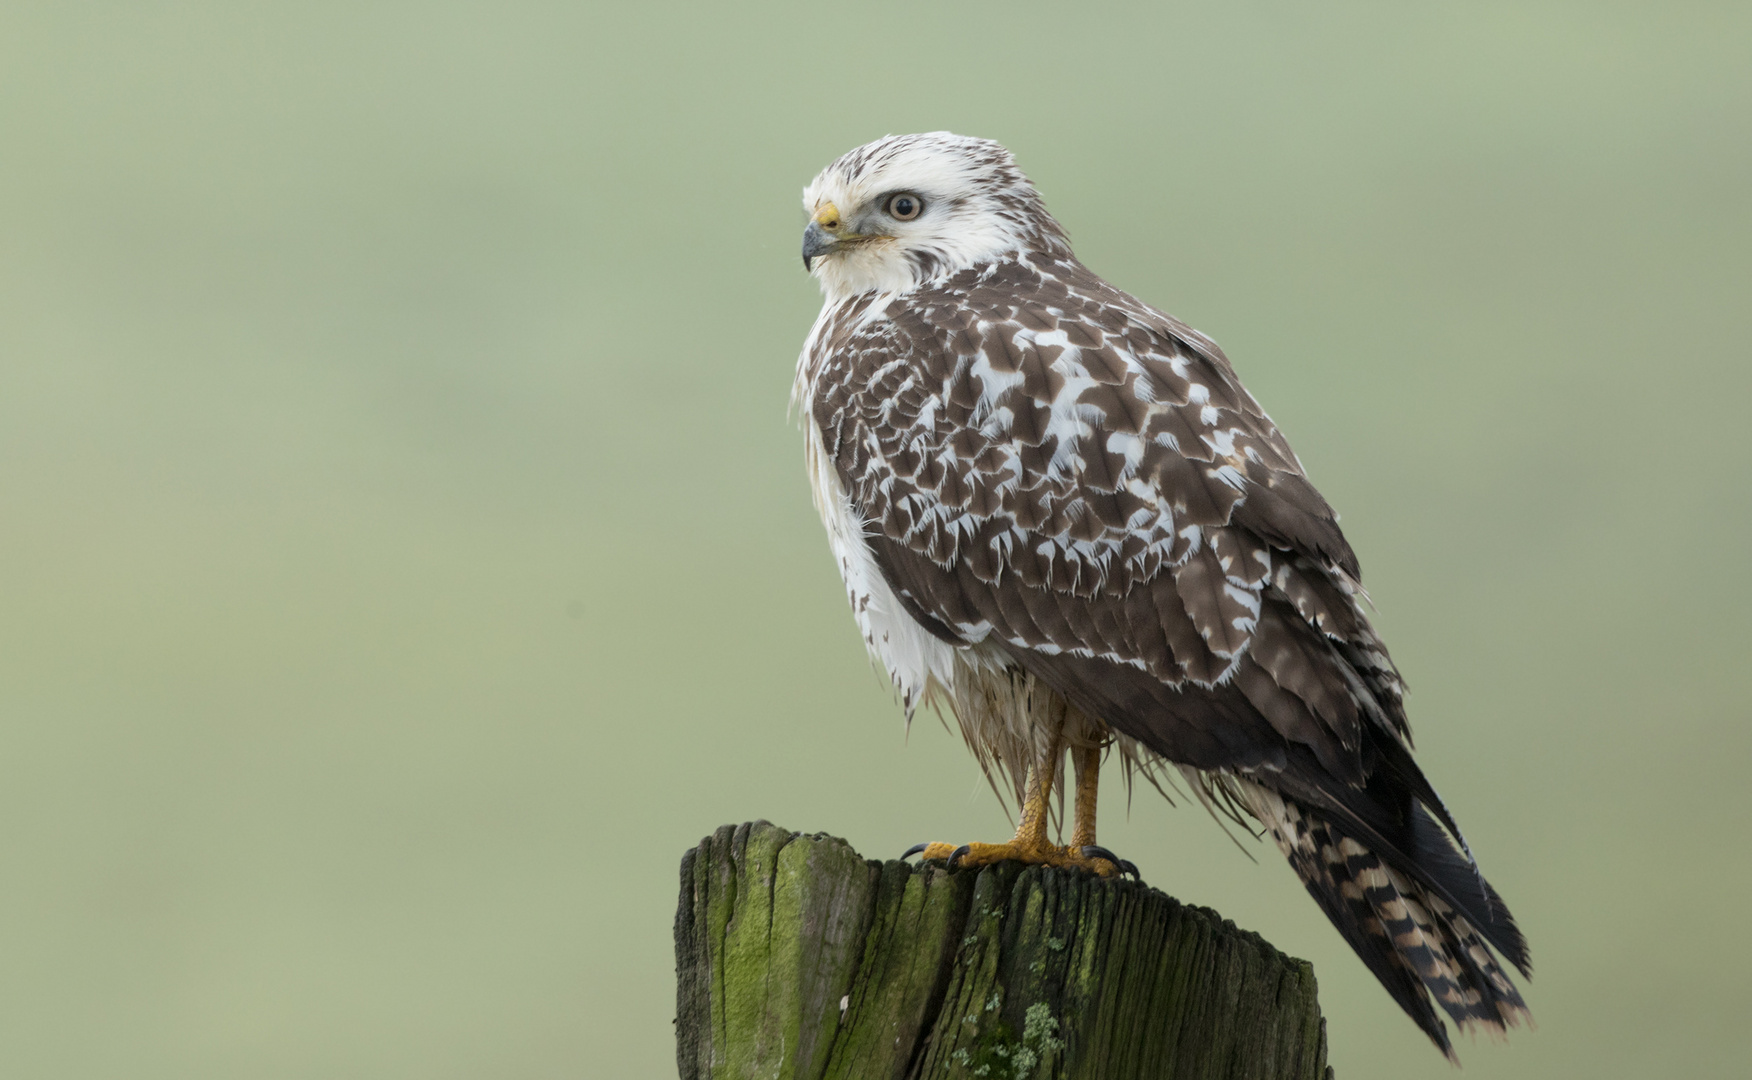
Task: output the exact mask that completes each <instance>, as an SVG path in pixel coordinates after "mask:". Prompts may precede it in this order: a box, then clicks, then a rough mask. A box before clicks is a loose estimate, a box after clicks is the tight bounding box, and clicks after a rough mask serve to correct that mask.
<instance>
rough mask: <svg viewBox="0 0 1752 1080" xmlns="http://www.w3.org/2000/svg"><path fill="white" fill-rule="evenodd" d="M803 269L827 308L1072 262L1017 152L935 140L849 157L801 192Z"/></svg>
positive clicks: (939, 134)
mask: <svg viewBox="0 0 1752 1080" xmlns="http://www.w3.org/2000/svg"><path fill="white" fill-rule="evenodd" d="M803 209H804V210H806V211H808V213H809V218H810V221H809V225H808V227H807V228H805V229H804V230H803V266H804V269H806V270H808V271H809V272H810V273H812V274H814V275H815V277H816V278H817V279H818V280H820V282H821V288H822V291H823V292H824V293H826V294H827V296H828V298H829V299H840V298H843V297H847V296H855V295H857V294H859V293H864V292H871V291H876V292H905V291H907V290H909V289H912V288H916V287H917V286H919V285H922V284H924V283H925V282H927V281H930V280H932V279H934V278H938V277H943V276H946V275H948V274H953V273H955V272H957V271H959V270H963V269H965V268H967V267H969V266H973V265H976V264H978V263H982V262H988V261H991V260H994V259H999V258H1003V257H1005V256H1009V255H1016V254H1020V253H1022V252H1024V251H1042V252H1047V253H1051V254H1055V255H1060V254H1062V255H1068V254H1070V242H1069V241H1068V240H1067V239H1066V238H1065V232H1064V229H1062V228H1060V226H1059V223H1058V222H1056V221H1054V220H1053V218H1052V215H1051V214H1049V213H1047V212H1046V204H1045V203H1043V202H1042V201H1041V199H1040V193H1039V192H1037V191H1035V190H1034V185H1032V184H1030V183H1029V182H1028V178H1027V177H1026V176H1023V175H1022V170H1020V169H1018V168H1017V167H1016V160H1015V159H1014V158H1013V157H1011V156H1010V152H1009V151H1008V150H1006V149H1004V148H1003V147H1002V146H1000V145H999V144H997V143H995V142H992V141H991V140H989V139H973V138H969V137H967V136H965V135H952V134H950V133H949V132H947V131H933V132H929V133H927V134H923V135H889V136H887V137H886V138H881V139H877V140H876V141H875V142H873V143H866V144H865V145H863V146H860V147H858V148H857V149H856V150H853V151H850V152H849V153H847V154H845V155H844V156H843V157H841V158H840V159H839V160H838V161H836V162H834V163H833V164H832V165H829V166H828V167H827V168H825V169H823V170H821V175H819V176H817V177H816V178H815V180H814V181H813V182H812V183H810V185H809V186H808V187H807V188H805V189H804V190H803Z"/></svg>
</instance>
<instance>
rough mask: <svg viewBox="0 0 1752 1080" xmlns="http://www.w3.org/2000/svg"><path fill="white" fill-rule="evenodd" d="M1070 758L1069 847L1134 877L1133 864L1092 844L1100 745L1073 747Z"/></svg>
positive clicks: (1099, 782)
mask: <svg viewBox="0 0 1752 1080" xmlns="http://www.w3.org/2000/svg"><path fill="white" fill-rule="evenodd" d="M1071 760H1072V761H1074V762H1076V765H1077V804H1076V805H1077V810H1076V814H1077V816H1076V821H1075V824H1073V825H1072V826H1071V843H1070V845H1069V846H1070V849H1071V850H1072V851H1074V852H1077V853H1078V854H1080V855H1082V856H1084V857H1085V858H1089V859H1095V860H1098V861H1105V862H1108V863H1111V864H1112V865H1113V866H1114V867H1116V868H1117V869H1118V872H1119V873H1122V874H1130V875H1131V876H1132V877H1137V876H1138V868H1137V865H1136V864H1135V863H1133V862H1132V861H1131V860H1130V859H1122V858H1120V857H1119V856H1117V855H1115V854H1114V853H1113V852H1111V851H1108V850H1107V849H1106V848H1104V847H1101V846H1100V845H1098V844H1096V843H1095V798H1096V793H1097V792H1098V791H1099V790H1100V785H1101V747H1099V746H1073V747H1072V748H1071ZM1099 872H1100V871H1097V873H1099Z"/></svg>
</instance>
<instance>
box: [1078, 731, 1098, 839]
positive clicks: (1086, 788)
mask: <svg viewBox="0 0 1752 1080" xmlns="http://www.w3.org/2000/svg"><path fill="white" fill-rule="evenodd" d="M1071 760H1072V761H1074V762H1076V765H1077V810H1076V814H1077V816H1076V819H1075V823H1074V824H1073V825H1072V826H1071V846H1072V847H1074V848H1083V847H1088V846H1089V845H1091V844H1093V843H1094V842H1095V795H1096V792H1097V790H1098V789H1099V786H1100V784H1101V748H1100V747H1099V746H1077V747H1072V748H1071Z"/></svg>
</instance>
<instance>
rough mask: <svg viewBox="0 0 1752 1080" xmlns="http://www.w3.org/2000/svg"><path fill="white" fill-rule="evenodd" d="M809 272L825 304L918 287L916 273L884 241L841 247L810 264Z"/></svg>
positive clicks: (859, 242)
mask: <svg viewBox="0 0 1752 1080" xmlns="http://www.w3.org/2000/svg"><path fill="white" fill-rule="evenodd" d="M809 272H810V273H811V274H813V275H814V276H815V279H816V280H817V281H819V282H821V291H822V292H823V293H825V294H826V295H827V298H828V299H829V300H843V299H845V298H846V297H849V296H858V295H861V294H863V293H868V292H879V293H893V292H905V291H906V290H908V289H911V288H913V287H915V286H917V285H918V281H917V276H916V271H915V269H914V268H913V266H912V265H911V263H910V262H909V261H908V260H907V258H906V257H905V255H904V254H903V253H902V252H901V251H900V250H899V249H898V247H897V246H896V245H895V244H894V242H893V241H892V240H890V239H889V238H887V237H879V238H872V239H870V240H860V241H856V242H853V243H846V244H842V245H841V246H839V247H838V248H836V249H835V250H833V251H832V252H830V253H828V254H825V255H818V256H816V257H815V258H814V259H813V260H812V264H811V266H810V268H809Z"/></svg>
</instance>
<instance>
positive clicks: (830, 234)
mask: <svg viewBox="0 0 1752 1080" xmlns="http://www.w3.org/2000/svg"><path fill="white" fill-rule="evenodd" d="M880 239H883V237H882V236H880V235H879V234H871V235H866V234H864V233H855V232H851V231H849V230H848V229H847V228H846V223H845V222H844V221H842V220H840V212H839V207H837V206H835V205H834V204H833V203H830V202H826V203H822V204H821V206H820V207H819V208H818V209H817V210H816V211H815V220H813V221H811V222H810V223H809V227H808V228H806V229H804V230H803V269H804V270H808V269H810V268H811V266H812V265H813V264H814V262H815V259H816V257H817V256H819V255H830V254H832V253H833V252H835V251H838V250H840V249H841V248H844V247H850V246H851V245H853V244H856V243H859V242H861V241H864V240H880Z"/></svg>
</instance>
